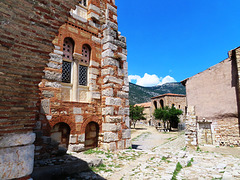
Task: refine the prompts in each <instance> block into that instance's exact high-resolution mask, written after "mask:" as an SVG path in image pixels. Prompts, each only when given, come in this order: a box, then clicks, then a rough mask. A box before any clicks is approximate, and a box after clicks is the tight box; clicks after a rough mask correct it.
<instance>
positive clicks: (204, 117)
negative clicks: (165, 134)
mask: <svg viewBox="0 0 240 180" xmlns="http://www.w3.org/2000/svg"><path fill="white" fill-rule="evenodd" d="M239 68H240V48H236V49H234V50H231V51H230V52H229V57H228V58H227V59H225V60H224V61H222V62H220V63H219V64H216V65H215V66H212V67H210V68H209V69H207V70H205V71H203V72H201V73H199V74H197V75H195V76H193V77H190V78H188V79H186V80H184V81H182V84H183V85H185V86H186V92H187V106H188V112H187V120H186V126H187V129H186V142H187V144H188V145H189V146H196V145H204V144H213V145H216V146H219V145H220V146H225V145H228V146H231V145H232V146H239V145H240V126H239V124H240V121H239V72H240V69H239Z"/></svg>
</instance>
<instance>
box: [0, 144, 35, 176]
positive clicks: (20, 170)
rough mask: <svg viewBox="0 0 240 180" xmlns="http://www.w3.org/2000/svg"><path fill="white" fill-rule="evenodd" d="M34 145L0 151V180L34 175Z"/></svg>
mask: <svg viewBox="0 0 240 180" xmlns="http://www.w3.org/2000/svg"><path fill="white" fill-rule="evenodd" d="M33 161H34V145H27V146H21V147H11V148H3V149H0V172H1V173H0V179H14V178H19V177H25V176H28V175H30V174H31V173H32V171H33Z"/></svg>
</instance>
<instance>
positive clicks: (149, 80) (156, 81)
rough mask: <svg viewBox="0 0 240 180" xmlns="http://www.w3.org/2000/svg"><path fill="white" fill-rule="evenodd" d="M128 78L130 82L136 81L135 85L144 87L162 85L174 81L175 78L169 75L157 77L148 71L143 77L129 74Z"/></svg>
mask: <svg viewBox="0 0 240 180" xmlns="http://www.w3.org/2000/svg"><path fill="white" fill-rule="evenodd" d="M128 79H129V81H130V82H133V81H136V84H137V85H140V86H146V87H151V86H157V85H162V84H165V83H169V82H176V80H175V79H174V78H173V77H171V76H166V77H164V78H162V77H158V76H157V75H156V74H153V75H150V74H148V73H145V74H144V76H143V77H141V76H139V75H129V76H128Z"/></svg>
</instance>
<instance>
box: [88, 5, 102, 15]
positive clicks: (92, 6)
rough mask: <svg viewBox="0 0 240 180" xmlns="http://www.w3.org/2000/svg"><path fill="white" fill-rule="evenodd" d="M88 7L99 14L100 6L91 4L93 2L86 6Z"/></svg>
mask: <svg viewBox="0 0 240 180" xmlns="http://www.w3.org/2000/svg"><path fill="white" fill-rule="evenodd" d="M88 9H89V10H93V11H96V12H97V13H99V14H100V13H101V12H100V8H99V7H97V6H95V5H93V4H90V5H89V7H88Z"/></svg>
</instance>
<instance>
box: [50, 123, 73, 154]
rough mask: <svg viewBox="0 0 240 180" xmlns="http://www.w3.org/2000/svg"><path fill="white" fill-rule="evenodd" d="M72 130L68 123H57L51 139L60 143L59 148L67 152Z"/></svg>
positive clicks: (52, 130)
mask: <svg viewBox="0 0 240 180" xmlns="http://www.w3.org/2000/svg"><path fill="white" fill-rule="evenodd" d="M70 131H71V128H70V127H69V125H68V124H66V123H63V122H61V123H57V124H56V125H55V126H53V128H52V129H51V139H52V140H53V141H55V142H57V143H59V147H62V148H64V149H66V150H67V148H68V144H69V136H70Z"/></svg>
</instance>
